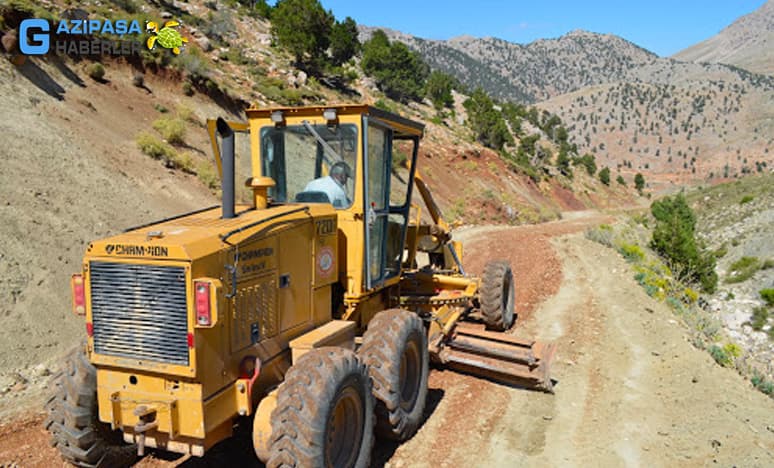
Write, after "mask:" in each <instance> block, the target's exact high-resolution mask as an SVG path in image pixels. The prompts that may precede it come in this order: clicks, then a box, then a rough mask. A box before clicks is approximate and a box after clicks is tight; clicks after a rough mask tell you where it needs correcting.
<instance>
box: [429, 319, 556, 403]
mask: <svg viewBox="0 0 774 468" xmlns="http://www.w3.org/2000/svg"><path fill="white" fill-rule="evenodd" d="M555 353H556V345H555V344H553V343H551V344H544V343H537V342H535V341H528V340H521V339H518V338H516V337H514V336H512V335H509V334H507V333H498V332H490V331H486V330H485V329H484V327H483V325H480V326H479V325H474V324H469V323H464V322H463V323H459V324H457V326H456V327H455V328H454V330H453V332H452V334H451V335H450V337H449V339H448V340H446V341H445V342H444V343H443V346H442V348H441V350H440V352H439V353H438V358H439V359H440V361H441V362H442V363H444V364H446V365H447V366H448V367H450V368H452V369H455V370H459V371H461V372H465V373H469V374H472V375H478V376H481V377H485V378H488V379H491V380H494V381H497V382H502V383H506V384H510V385H517V386H520V387H525V388H529V389H534V390H542V391H544V392H548V393H553V392H554V391H553V382H552V381H551V376H550V368H551V362H552V361H553V358H554V354H555Z"/></svg>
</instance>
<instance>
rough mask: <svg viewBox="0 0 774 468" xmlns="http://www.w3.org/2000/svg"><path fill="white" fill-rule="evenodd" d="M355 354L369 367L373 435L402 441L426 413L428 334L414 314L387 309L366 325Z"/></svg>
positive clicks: (417, 426) (415, 430) (413, 430)
mask: <svg viewBox="0 0 774 468" xmlns="http://www.w3.org/2000/svg"><path fill="white" fill-rule="evenodd" d="M358 354H360V356H362V357H363V360H364V361H365V363H366V364H368V373H369V374H370V375H371V379H372V380H373V383H374V396H375V397H376V433H377V434H378V435H379V436H380V437H384V438H388V439H393V440H398V441H404V440H407V439H409V438H410V437H411V436H413V435H414V434H415V433H416V432H417V429H419V425H420V424H421V423H422V417H423V415H424V410H425V401H426V399H427V376H428V372H429V371H428V362H429V354H428V350H427V332H426V331H425V327H424V324H423V323H422V319H420V318H419V317H418V316H417V314H415V313H413V312H408V311H405V310H400V309H390V310H385V311H382V312H379V313H378V314H376V315H375V316H374V318H373V319H371V321H370V322H369V323H368V330H366V332H365V334H364V335H363V345H362V346H361V347H360V350H359V351H358Z"/></svg>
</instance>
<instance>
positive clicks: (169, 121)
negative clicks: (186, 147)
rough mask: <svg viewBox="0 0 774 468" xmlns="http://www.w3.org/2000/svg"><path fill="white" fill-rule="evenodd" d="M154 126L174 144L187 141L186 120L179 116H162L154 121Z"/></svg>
mask: <svg viewBox="0 0 774 468" xmlns="http://www.w3.org/2000/svg"><path fill="white" fill-rule="evenodd" d="M153 128H154V129H155V130H156V131H157V132H159V133H160V134H161V136H162V137H163V138H164V139H165V140H167V142H168V143H171V144H173V145H180V144H183V143H184V142H185V121H183V119H180V118H178V117H161V118H158V119H156V121H155V122H153Z"/></svg>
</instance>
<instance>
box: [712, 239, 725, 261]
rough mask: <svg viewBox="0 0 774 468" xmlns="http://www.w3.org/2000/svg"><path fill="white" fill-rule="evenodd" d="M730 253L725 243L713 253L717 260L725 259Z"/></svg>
mask: <svg viewBox="0 0 774 468" xmlns="http://www.w3.org/2000/svg"><path fill="white" fill-rule="evenodd" d="M727 253H728V246H727V245H726V243H725V242H724V243H723V245H721V246H720V247H718V249H717V250H716V251H715V252H714V253H713V255H715V258H723V257H725V256H726V254H727Z"/></svg>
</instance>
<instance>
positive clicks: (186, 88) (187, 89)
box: [183, 80, 194, 96]
mask: <svg viewBox="0 0 774 468" xmlns="http://www.w3.org/2000/svg"><path fill="white" fill-rule="evenodd" d="M183 94H185V95H186V96H193V95H194V88H193V84H191V82H190V81H187V80H186V81H183Z"/></svg>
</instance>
